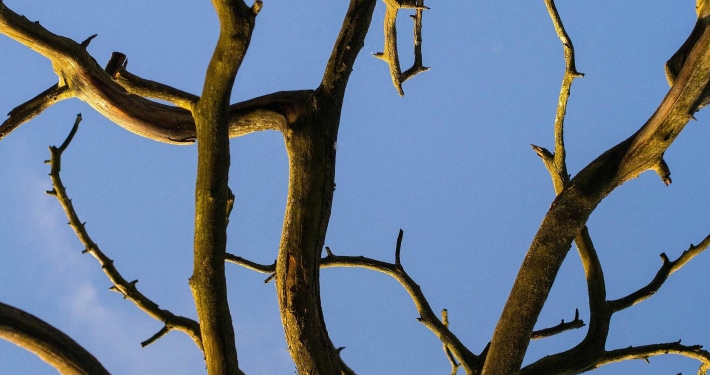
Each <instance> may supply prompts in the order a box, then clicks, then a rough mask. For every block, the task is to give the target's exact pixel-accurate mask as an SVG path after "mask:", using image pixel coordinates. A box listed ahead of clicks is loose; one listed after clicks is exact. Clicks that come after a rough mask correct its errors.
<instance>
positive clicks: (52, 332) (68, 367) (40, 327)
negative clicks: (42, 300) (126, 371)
mask: <svg viewBox="0 0 710 375" xmlns="http://www.w3.org/2000/svg"><path fill="white" fill-rule="evenodd" d="M0 338H2V339H5V340H7V341H9V342H11V343H13V344H15V345H17V346H19V347H21V348H23V349H26V350H29V351H31V352H32V353H34V354H36V355H37V356H38V357H39V358H40V359H41V360H42V361H44V362H46V363H47V364H49V365H51V366H52V367H54V368H55V369H57V371H58V372H59V373H61V374H66V375H104V374H105V375H108V374H109V372H108V371H107V370H106V369H105V368H104V367H103V366H102V365H101V363H100V362H99V361H98V360H97V359H96V358H95V357H94V356H93V355H91V353H89V352H88V351H87V350H86V349H84V348H83V347H82V346H81V345H79V344H78V343H77V342H76V341H74V340H72V339H71V337H69V336H67V335H66V334H64V333H63V332H62V331H60V330H58V329H57V328H54V327H53V326H51V325H49V324H47V323H45V322H44V321H43V320H41V319H39V318H37V317H35V316H34V315H30V314H28V313H26V312H24V311H22V310H20V309H17V308H15V307H12V306H9V305H6V304H4V303H0Z"/></svg>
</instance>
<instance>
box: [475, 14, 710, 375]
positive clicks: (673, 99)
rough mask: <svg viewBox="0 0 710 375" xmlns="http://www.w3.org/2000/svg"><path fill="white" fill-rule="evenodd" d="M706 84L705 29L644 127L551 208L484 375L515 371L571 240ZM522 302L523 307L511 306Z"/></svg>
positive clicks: (643, 163) (709, 55) (677, 124)
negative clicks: (671, 85) (600, 203)
mask: <svg viewBox="0 0 710 375" xmlns="http://www.w3.org/2000/svg"><path fill="white" fill-rule="evenodd" d="M709 81H710V29H709V28H708V27H706V26H705V27H704V29H703V32H702V36H701V37H700V38H699V39H698V40H697V42H696V43H695V45H694V47H693V48H692V51H691V52H690V54H689V56H688V58H687V59H686V61H685V64H684V66H683V68H682V69H681V71H680V73H679V74H678V77H677V78H676V80H675V83H674V85H673V87H672V88H671V89H670V91H669V92H668V94H667V95H666V97H665V98H664V99H663V101H662V102H661V104H660V105H659V107H658V110H656V112H655V113H654V114H653V115H652V116H651V118H650V119H649V120H648V121H647V122H646V124H644V126H642V127H641V129H639V130H638V131H637V132H636V133H635V134H633V135H632V136H631V137H630V138H628V139H627V140H625V141H623V142H621V143H619V144H618V145H616V146H614V147H613V148H611V149H609V150H608V151H607V152H605V153H604V154H602V155H601V156H599V157H598V158H597V159H596V160H594V161H593V162H592V163H590V164H589V165H588V166H587V167H585V168H584V169H583V170H582V171H581V172H579V174H577V176H575V177H574V178H573V179H572V180H571V181H570V183H569V184H568V186H566V188H565V189H564V190H563V191H562V192H561V193H560V194H559V195H558V196H557V198H556V199H555V201H554V202H553V203H552V205H551V207H550V210H549V211H548V213H547V215H546V216H545V218H544V220H543V222H542V224H541V226H540V228H539V230H538V233H537V234H536V236H535V238H534V239H533V242H532V244H531V245H530V249H529V250H528V254H527V256H526V257H525V260H524V261H523V265H522V266H521V269H520V272H519V274H518V277H517V278H516V281H515V284H514V286H513V289H512V292H511V294H510V296H509V299H508V302H507V303H506V306H505V308H504V310H503V314H502V315H501V319H500V320H499V322H498V325H497V327H496V330H495V333H494V336H493V341H492V344H491V353H490V354H489V358H488V360H487V361H486V366H485V368H484V372H483V373H484V374H502V373H515V372H517V371H518V370H519V368H520V364H521V363H522V360H523V357H524V355H525V351H526V349H527V344H528V341H529V338H530V334H531V333H532V330H533V327H534V324H535V321H536V320H537V317H538V315H539V313H540V310H541V309H542V306H543V305H544V302H545V300H546V298H547V295H548V294H549V292H550V288H551V287H552V283H553V281H554V279H555V277H556V275H557V271H558V270H559V267H560V266H561V264H562V261H563V260H564V258H565V256H566V254H567V251H568V250H569V248H570V245H571V243H572V240H573V239H574V238H575V237H577V236H578V235H579V233H580V232H581V231H582V229H583V228H584V226H585V223H586V221H587V218H588V217H589V215H590V214H591V212H592V211H593V210H594V209H595V208H596V206H597V205H598V204H599V202H601V200H602V199H604V198H605V197H606V196H607V195H608V194H609V193H611V191H613V190H614V189H615V188H616V187H617V186H619V185H621V184H623V183H624V182H626V181H628V180H629V179H632V178H634V177H636V176H638V175H639V174H640V173H642V172H644V171H645V170H648V169H652V168H653V166H654V165H656V164H657V163H658V161H659V159H660V158H661V157H662V155H663V153H664V152H665V151H666V150H667V148H668V147H669V146H670V145H671V143H673V141H674V140H675V138H676V137H677V136H678V134H679V133H680V132H681V131H682V130H683V128H684V127H685V125H686V124H687V122H688V121H689V120H690V119H691V118H692V114H693V113H694V112H695V111H696V110H697V109H698V104H699V100H700V98H701V97H702V94H703V90H704V89H705V87H706V86H707V85H708V82H709ZM542 265H544V266H542ZM523 300H524V301H526V303H525V304H524V305H520V304H519V303H517V302H516V301H523Z"/></svg>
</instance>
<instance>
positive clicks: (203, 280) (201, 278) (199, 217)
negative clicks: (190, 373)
mask: <svg viewBox="0 0 710 375" xmlns="http://www.w3.org/2000/svg"><path fill="white" fill-rule="evenodd" d="M213 5H214V7H215V9H216V10H217V14H218V16H219V19H220V34H219V40H218V41H217V46H216V47H215V51H214V54H213V55H212V59H211V60H210V64H209V66H208V68H207V74H206V78H205V85H204V89H203V91H202V96H201V97H200V99H199V100H198V101H197V103H196V104H195V106H194V109H193V117H194V118H195V124H196V125H197V186H196V188H195V244H194V253H195V257H194V270H193V274H192V277H191V278H190V287H191V288H192V294H193V296H194V299H195V306H196V308H197V316H198V317H199V321H200V327H201V331H202V345H203V347H204V353H205V362H206V363H207V373H208V374H210V375H213V374H214V375H221V374H225V375H226V374H236V373H238V372H240V371H239V366H238V363H237V349H236V344H235V339H234V328H233V325H232V316H231V314H230V311H229V305H228V302H227V280H226V277H225V274H224V258H225V252H226V247H227V204H228V203H227V201H228V199H229V187H228V186H227V180H228V176H229V98H230V95H231V92H232V86H233V84H234V79H235V77H236V74H237V70H238V69H239V66H240V65H241V62H242V60H243V58H244V55H245V54H246V50H247V48H248V46H249V41H250V40H251V33H252V30H253V29H254V20H255V16H256V11H253V10H252V9H251V8H249V7H247V6H246V5H245V4H244V3H243V2H242V1H241V0H238V1H227V0H225V1H218V0H215V1H213Z"/></svg>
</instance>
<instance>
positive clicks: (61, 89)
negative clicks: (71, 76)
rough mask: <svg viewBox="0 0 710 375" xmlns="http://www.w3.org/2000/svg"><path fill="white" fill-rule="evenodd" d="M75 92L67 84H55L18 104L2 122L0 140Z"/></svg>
mask: <svg viewBox="0 0 710 375" xmlns="http://www.w3.org/2000/svg"><path fill="white" fill-rule="evenodd" d="M73 96H74V94H73V93H72V91H71V90H69V88H68V87H67V86H59V85H54V86H52V87H50V88H48V89H46V90H44V91H42V92H41V93H39V94H38V95H37V96H35V97H34V98H32V99H30V100H28V101H26V102H24V103H22V104H20V105H18V106H17V107H15V108H13V110H12V111H10V113H8V114H7V115H8V118H7V119H6V120H5V121H4V122H3V123H2V124H0V140H2V139H3V138H5V136H7V135H8V134H10V133H11V132H12V131H13V130H15V129H17V127H19V126H20V125H22V124H24V123H26V122H27V121H30V120H32V119H33V118H35V117H37V115H39V114H40V113H42V111H44V110H45V109H47V108H49V107H50V106H52V105H53V104H55V103H58V102H60V101H62V100H64V99H69V98H71V97H73Z"/></svg>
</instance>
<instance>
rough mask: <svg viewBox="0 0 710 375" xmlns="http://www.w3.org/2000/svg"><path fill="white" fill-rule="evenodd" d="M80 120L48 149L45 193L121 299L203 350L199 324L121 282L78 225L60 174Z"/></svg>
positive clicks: (94, 244) (78, 116)
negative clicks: (48, 180)
mask: <svg viewBox="0 0 710 375" xmlns="http://www.w3.org/2000/svg"><path fill="white" fill-rule="evenodd" d="M80 121H81V115H77V119H76V121H75V122H74V126H73V127H72V130H71V132H70V133H69V135H68V136H67V138H66V140H65V141H64V142H63V143H62V145H61V146H59V147H54V146H52V147H50V148H49V150H50V153H51V159H50V160H49V161H48V162H49V164H50V166H51V172H50V178H51V179H52V186H53V189H52V190H51V191H48V192H47V194H49V195H52V196H54V197H56V198H57V200H58V201H59V203H60V204H61V206H62V209H63V210H64V212H65V213H66V215H67V218H68V219H69V225H70V226H71V227H72V229H73V230H74V233H76V236H77V238H78V239H79V241H80V242H81V243H82V244H83V245H84V246H85V250H84V252H85V253H89V254H91V255H92V256H93V257H94V258H96V260H97V261H98V262H99V265H101V270H102V271H103V272H104V274H106V276H107V277H108V278H109V280H111V283H112V284H113V286H112V287H111V289H112V290H114V291H116V292H119V293H121V295H123V297H124V298H126V299H128V300H129V301H131V302H133V304H135V305H136V306H137V307H138V308H139V309H141V310H142V311H144V312H145V313H146V314H148V315H149V316H150V317H152V318H154V319H156V320H159V321H161V322H163V323H164V324H165V327H163V328H162V329H161V332H162V331H163V330H173V329H176V330H178V331H182V332H185V333H186V334H187V335H188V336H190V338H192V341H194V342H195V345H197V347H198V348H200V350H202V339H201V336H200V326H199V324H198V323H197V322H195V321H194V320H192V319H189V318H186V317H183V316H178V315H174V314H173V313H171V312H170V311H168V310H164V309H161V308H160V307H159V306H158V304H156V303H155V302H153V301H152V300H151V299H149V298H148V297H146V296H145V295H144V294H143V293H141V292H140V291H139V290H138V288H136V283H137V280H135V281H132V282H129V281H127V280H126V279H124V278H123V276H122V275H121V273H120V272H119V271H118V269H116V267H115V266H114V264H113V260H111V259H110V258H109V257H108V256H106V254H104V253H103V252H102V251H101V249H100V248H99V246H98V245H97V244H96V242H94V241H93V240H92V239H91V237H90V236H89V233H88V232H87V231H86V227H85V223H82V222H81V220H80V219H79V216H78V215H77V213H76V211H75V210H74V206H73V204H72V202H71V199H69V196H67V193H66V189H65V187H64V184H63V183H62V179H61V178H60V176H59V174H60V171H61V157H62V153H63V152H64V150H66V148H67V147H68V146H69V143H70V142H71V140H72V138H73V137H74V134H76V131H77V129H78V127H79V122H80ZM153 341H155V339H152V340H148V341H146V342H144V343H148V344H149V343H151V342H153ZM146 345H147V344H146Z"/></svg>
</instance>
